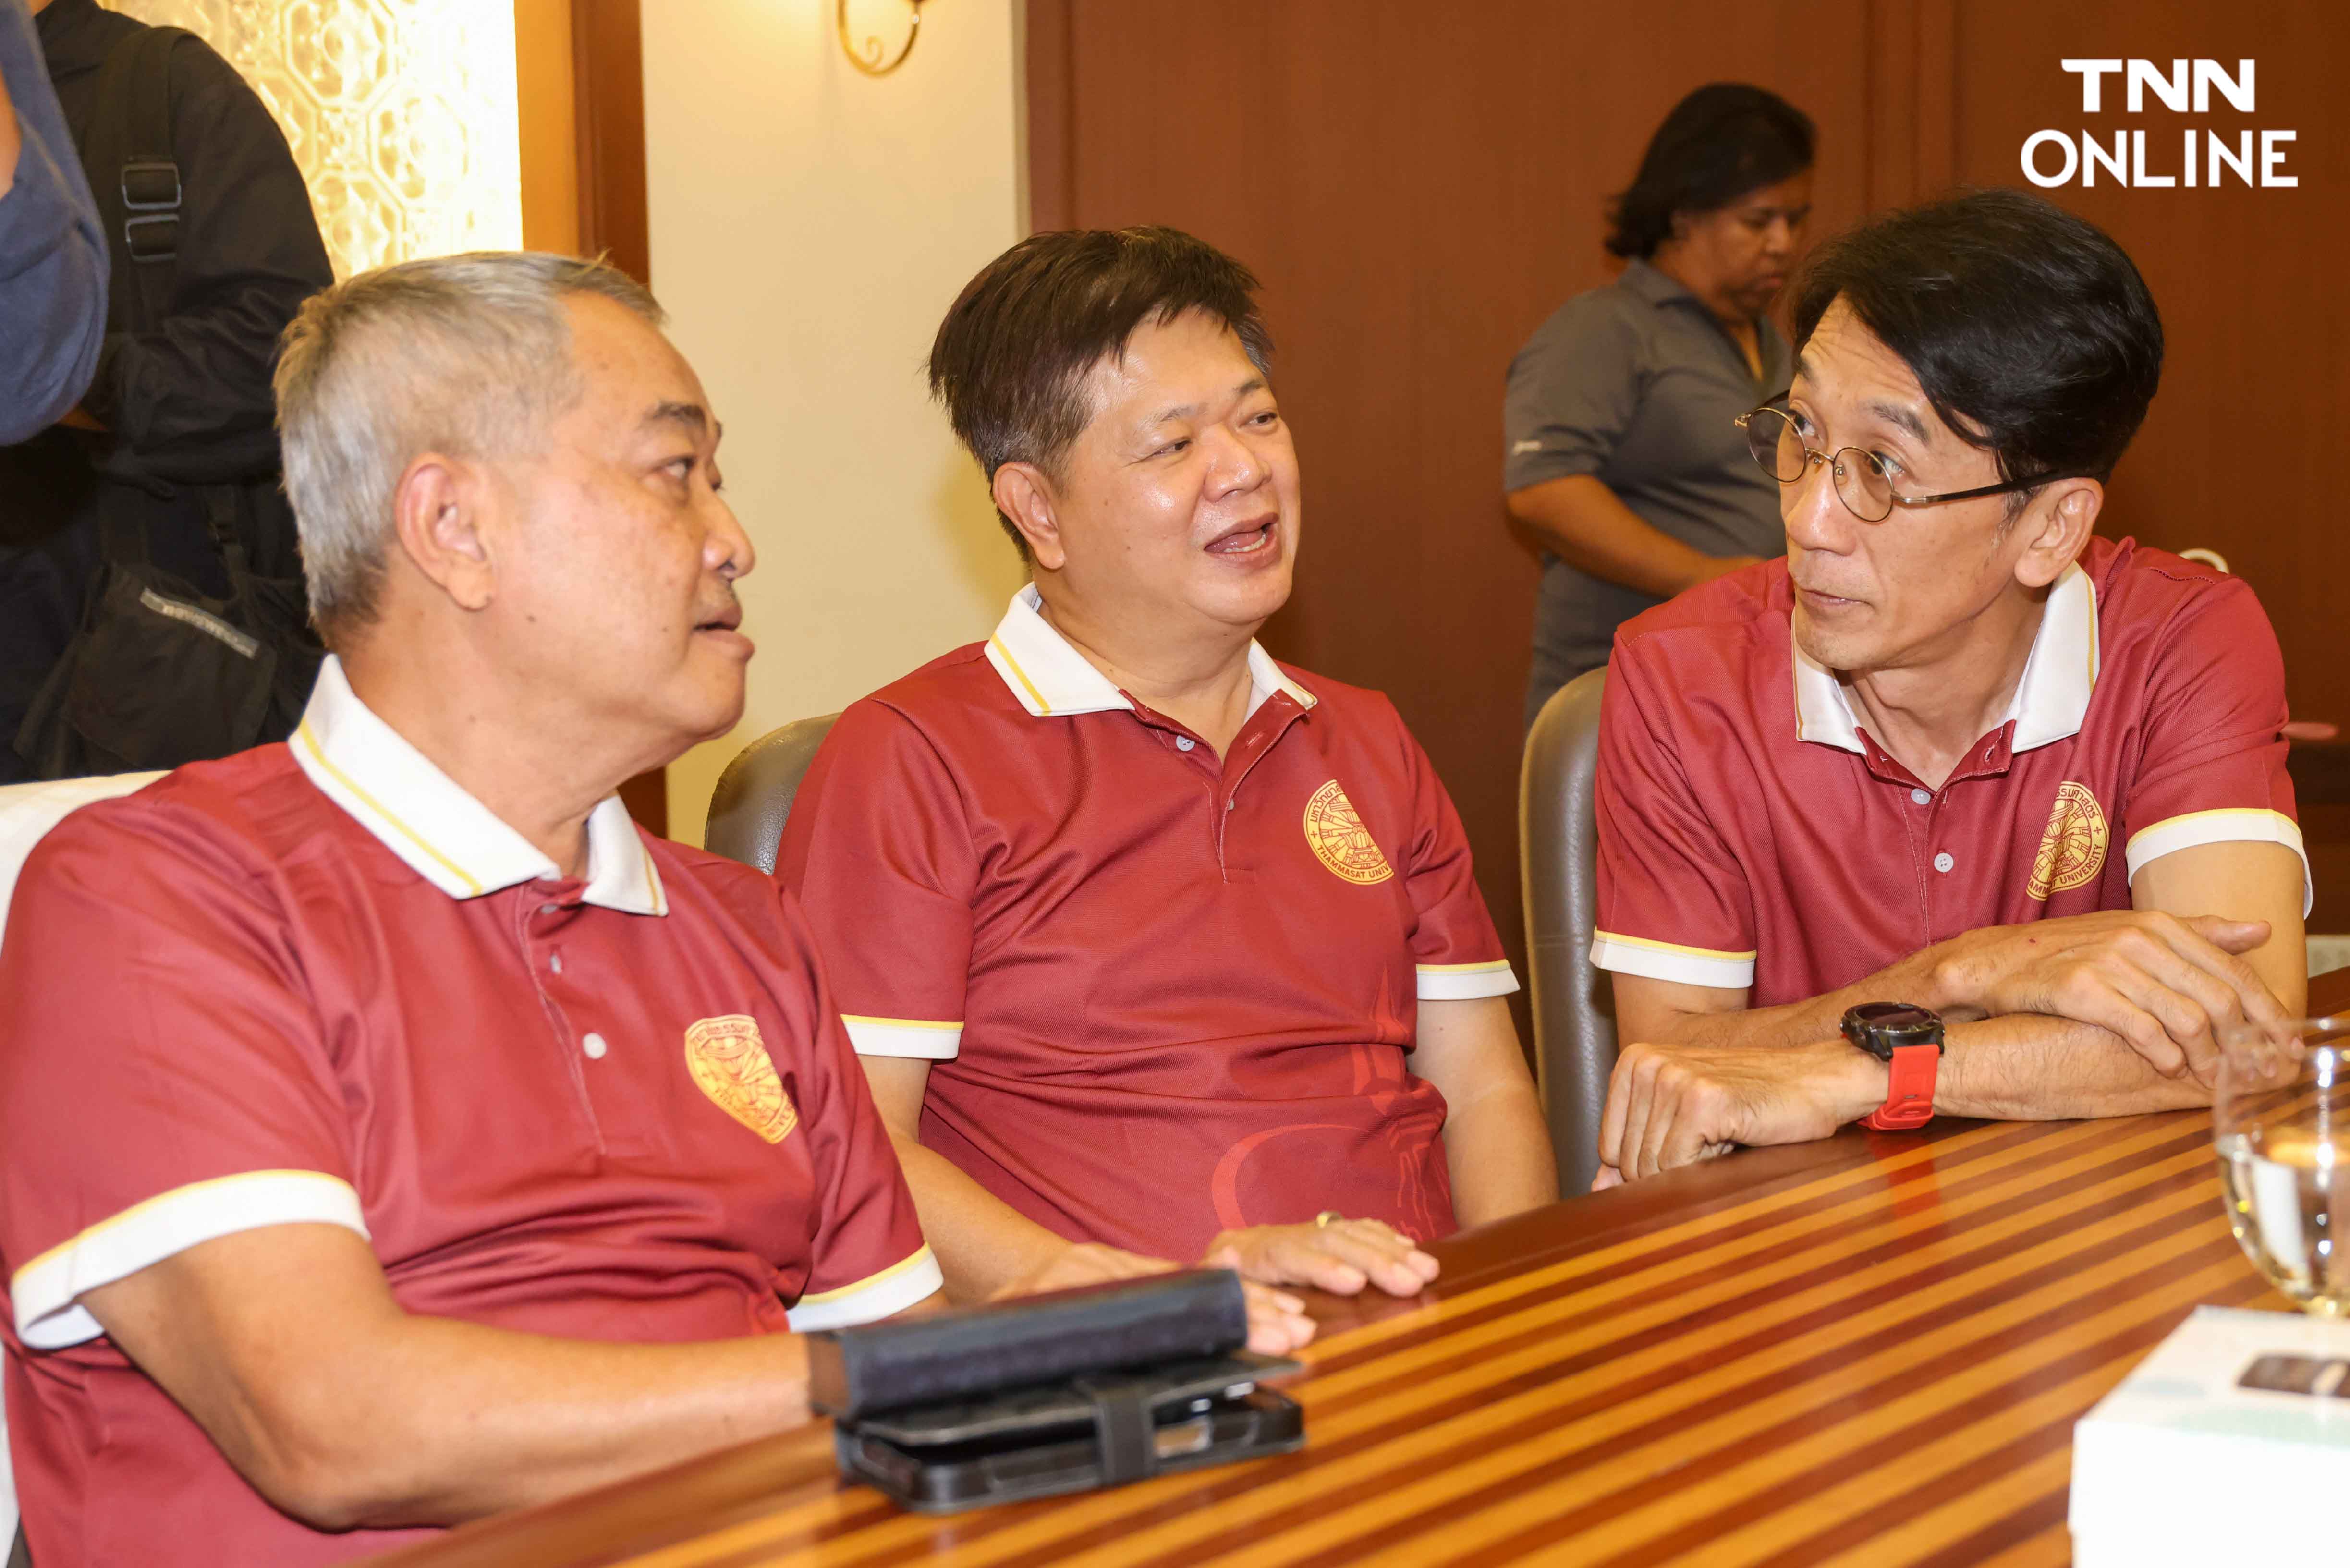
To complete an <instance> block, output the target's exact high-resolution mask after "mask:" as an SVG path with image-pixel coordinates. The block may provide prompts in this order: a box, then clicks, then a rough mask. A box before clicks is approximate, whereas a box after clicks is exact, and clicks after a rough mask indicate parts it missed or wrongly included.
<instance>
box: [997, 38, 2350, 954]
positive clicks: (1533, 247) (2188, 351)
mask: <svg viewBox="0 0 2350 1568" xmlns="http://www.w3.org/2000/svg"><path fill="white" fill-rule="evenodd" d="M1028 28H1029V31H1028V45H1027V48H1028V57H1027V67H1028V68H1027V84H1028V93H1029V104H1028V113H1029V124H1030V127H1031V141H1030V155H1031V159H1032V168H1031V171H1030V179H1031V188H1032V192H1033V193H1034V198H1033V199H1034V203H1035V216H1036V221H1037V223H1038V225H1039V226H1040V227H1041V226H1046V225H1047V224H1048V223H1052V224H1057V223H1070V224H1076V225H1083V226H1107V225H1116V224H1123V223H1174V224H1177V225H1179V226H1180V227H1183V228H1186V229H1189V230H1191V231H1192V232H1194V233H1196V234H1201V236H1202V237H1204V238H1206V239H1208V240H1210V241H1211V242H1213V243H1214V244H1218V245H1221V246H1222V247H1224V248H1225V249H1227V250H1229V251H1231V252H1232V253H1233V254H1236V255H1238V256H1240V257H1241V258H1242V259H1243V260H1244V261H1246V262H1247V263H1248V264H1249V265H1250V266H1252V267H1253V268H1254V269H1255V270H1256V272H1257V273H1258V275H1260V276H1261V277H1262V278H1263V281H1264V285H1265V286H1264V293H1263V302H1264V306H1265V308H1266V312H1267V315H1268V317H1269V319H1270V321H1271V325H1272V327H1273V331H1274V337H1275V340H1276V343H1277V346H1278V352H1277V358H1276V361H1275V375H1276V378H1277V385H1278V387H1279V389H1280V392H1281V396H1282V400H1283V403H1284V410H1285V411H1286V412H1287V414H1288V415H1289V418H1290V420H1291V422H1292V425H1293V427H1294V429H1295V431H1296V435H1297V442H1298V446H1299V450H1300V452H1301V454H1302V459H1303V462H1304V471H1305V495H1306V503H1307V504H1306V523H1307V526H1306V528H1305V541H1304V549H1303V554H1302V556H1301V559H1300V569H1299V576H1298V584H1297V590H1296V593H1295V597H1294V599H1293V601H1292V603H1291V605H1290V607H1289V608H1288V609H1286V610H1285V611H1284V612H1283V614H1282V615H1281V616H1279V617H1277V618H1275V619H1274V622H1273V623H1272V624H1271V626H1270V627H1269V628H1267V631H1266V634H1265V640H1266V643H1267V645H1268V646H1269V647H1270V648H1272V649H1273V650H1274V652H1276V653H1278V654H1279V655H1281V656H1282V657H1284V658H1286V659H1294V660H1295V661H1296V662H1298V663H1300V664H1303V665H1305V667H1307V668H1308V669H1311V670H1318V671H1320V672H1322V673H1325V674H1327V675H1330V676H1333V677H1336V678H1337V679H1340V680H1347V681H1351V682H1355V683H1358V684H1361V685H1366V686H1372V687H1377V688H1380V689H1382V690H1384V691H1387V692H1388V693H1389V695H1391V696H1392V697H1393V698H1394V699H1395V701H1396V703H1397V706H1398V707H1399V709H1400V710H1401V711H1402V712H1403V714H1404V716H1405V718H1406V719H1407V720H1408V721H1409V723H1410V724H1411V726H1412V728H1413V730H1414V732H1416V733H1417V734H1418V735H1419V738H1420V740H1421V742H1422V743H1423V744H1424V745H1425V746H1426V747H1427V749H1428V751H1429V753H1430V755H1431V756H1432V757H1433V759H1434V760H1435V762H1436V764H1437V766H1438V768H1439V770H1440V773H1441V774H1442V775H1443V777H1444V779H1445V782H1446V784H1448V786H1449V787H1450V788H1451V792H1452V794H1453V796H1454V798H1455V800H1456V801H1457V802H1458V804H1459V805H1460V808H1461V815H1462V818H1463V820H1464V821H1465V823H1466V824H1467V826H1468V828H1469V834H1470V838H1471V843H1472V845H1473V846H1474V848H1475V851H1476V855H1477V860H1478V869H1479V880H1480V882H1481V883H1482V886H1483V888H1484V889H1485V893H1486V897H1487V898H1488V900H1489V902H1490V903H1491V904H1492V909H1493V912H1494V918H1495V920H1496V922H1497V923H1498V924H1499V925H1500V927H1501V929H1502V930H1503V936H1504V940H1506V941H1507V942H1508V944H1509V945H1510V948H1511V950H1512V955H1513V958H1516V959H1521V960H1522V959H1523V952H1522V950H1521V944H1522V942H1523V931H1522V922H1521V921H1520V919H1519V915H1518V910H1519V900H1518V888H1517V868H1516V867H1517V853H1516V808H1515V800H1516V788H1517V763H1518V752H1519V740H1520V732H1519V717H1518V714H1519V701H1520V696H1521V692H1522V690H1523V680H1524V677H1525V671H1526V668H1527V662H1528V655H1527V638H1528V635H1529V628H1530V622H1531V615H1532V603H1533V593H1534V581H1535V577H1536V572H1537V568H1536V566H1535V563H1534V558H1533V556H1532V554H1531V553H1530V551H1529V550H1528V549H1527V548H1526V547H1525V545H1523V543H1521V542H1520V541H1519V540H1517V539H1515V538H1513V536H1512V535H1511V534H1510V533H1509V531H1508V529H1507V528H1506V526H1505V524H1504V522H1503V514H1502V509H1501V504H1500V495H1499V488H1500V466H1501V455H1502V454H1501V433H1500V429H1501V427H1500V400H1501V390H1502V380H1503V373H1504V371H1505V370H1506V368H1507V366H1508V363H1509V360H1510V358H1511V356H1512V354H1513V353H1514V352H1515V350H1516V349H1517V348H1518V346H1519V345H1520V344H1521V343H1522V342H1523V340H1524V338H1525V337H1526V335H1527V334H1528V333H1529V332H1530V331H1531V330H1532V329H1533V328H1534V326H1535V325H1536V324H1538V323H1539V322H1540V321H1541V320H1542V319H1543V317H1544V316H1546V315H1547V314H1548V313H1549V312H1550V311H1551V310H1553V309H1555V307H1556V306H1557V305H1558V304H1559V303H1560V302H1561V301H1563V300H1564V299H1565V298H1566V297H1568V296H1570V295H1573V294H1575V293H1576V292H1579V291H1580V290H1583V289H1586V288H1589V287H1592V286H1596V285H1597V284H1599V283H1601V282H1604V281H1605V280H1606V279H1607V277H1608V276H1609V275H1610V272H1611V269H1610V267H1609V266H1608V265H1607V257H1606V256H1605V254H1604V253H1603V252H1602V251H1601V249H1600V244H1599V241H1600V237H1601V234H1602V232H1603V224H1602V212H1603V209H1604V205H1605V202H1606V199H1607V195H1608V194H1609V193H1610V192H1614V191H1616V190H1618V189H1620V188H1621V187H1622V186H1623V185H1624V184H1625V183H1627V182H1628V181H1629V179H1630V176H1631V173H1632V170H1633V166H1634V164H1635V162H1636V161H1637V160H1638V156H1639V152H1640V150H1641V148H1642V147H1643V146H1644V145H1645V143H1646V141H1647V139H1648V135H1649V133H1650V131H1651V130H1653V129H1654V127H1655V125H1656V123H1657V121H1658V120H1659V119H1660V118H1661V117H1662V115H1663V114H1664V112H1665V110H1666V109H1668V108H1669V107H1670V105H1671V104H1672V103H1673V102H1674V101H1675V100H1676V99H1678V98H1679V97H1680V95H1681V94H1683V93H1684V92H1686V91H1688V90H1689V89H1690V88H1693V87H1696V86H1698V85H1699V84H1700V83H1702V82H1706V81H1711V80H1721V79H1743V80H1750V81H1755V82H1759V83H1761V84H1763V85H1764V86H1766V87H1770V88H1774V89H1776V90H1778V91H1780V92H1782V93H1783V94H1785V95H1786V96H1787V97H1788V98H1789V99H1792V100H1793V101H1794V102H1795V103H1796V104H1798V105H1800V106H1801V107H1802V108H1803V109H1805V110H1806V111H1807V112H1808V113H1810V114H1811V115H1812V117H1813V118H1814V119H1815V120H1816V121H1817V122H1818V124H1819V126H1820V129H1821V138H1822V140H1821V157H1820V165H1819V170H1818V177H1817V206H1816V211H1815V216H1814V226H1813V238H1814V239H1815V240H1816V239H1817V238H1819V237H1820V236H1823V235H1825V234H1833V233H1834V232H1835V231H1836V230H1838V229H1840V228H1842V227H1844V226H1845V225H1846V224H1848V223H1851V222H1852V221H1854V220H1855V219H1856V218H1858V217H1860V216H1861V215H1863V214H1864V213H1867V212H1870V211H1873V210H1877V209H1878V208H1882V207H1885V206H1887V205H1894V204H1899V203H1903V202H1910V201H1915V200H1918V199H1919V198H1921V197H1923V196H1927V195H1930V194H1933V193H1936V192H1939V191H1941V190H1943V189H1945V188H1947V187H1948V186H1950V185H1951V184H1952V183H1953V182H1960V183H1975V184H2009V185H2014V184H2021V183H2022V176H2021V174H2020V172H2019V169H2018V152H2019V150H2020V148H2021V146H2022V140H2023V139H2024V138H2025V137H2026V136H2027V135H2029V134H2030V133H2031V132H2032V131H2033V130H2038V129H2041V128H2042V127H2043V126H2052V125H2053V126H2056V127H2060V128H2064V129H2068V130H2077V129H2078V128H2079V127H2078V124H2077V122H2078V121H2080V120H2081V119H2082V116H2081V114H2080V109H2079V83H2078V78H2076V77H2074V76H2069V75H2066V74H2064V73H2063V72H2062V71H2061V70H2060V69H2059V68H2058V66H2057V61H2058V60H2059V59H2061V58H2064V57H2074V56H2081V55H2095V56H2114V55H2120V56H2129V55H2137V56H2142V57H2149V58H2164V59H2167V58H2169V57H2173V56H2186V57H2195V56H2206V57H2216V58H2224V59H2228V60H2230V61H2232V60H2233V59H2235V58H2237V57H2241V56H2245V55H2251V56H2254V57H2258V59H2259V60H2260V62H2261V63H2260V67H2259V69H2260V73H2261V75H2260V107H2259V109H2258V110H2257V112H2256V113H2255V114H2254V115H2252V116H2251V117H2250V119H2251V122H2256V123H2257V124H2260V125H2266V126H2282V127H2288V128H2293V129H2295V130H2297V131H2298V132H2299V141H2298V142H2297V144H2296V149H2295V151H2294V154H2293V163H2294V166H2295V168H2296V169H2297V171H2298V172H2299V173H2300V175H2301V176H2302V181H2303V183H2302V186H2301V187H2300V189H2299V190H2298V191H2297V192H2278V191H2269V192H2208V191H2196V192H2183V191H2127V192H2116V191H2112V190H2110V189H2099V190H2095V191H2082V190H2078V189H2071V190H2064V191H2057V192H2050V194H2051V195H2052V196H2054V197H2055V198H2056V199H2057V200H2060V201H2062V202H2065V203H2067V204H2068V205H2071V206H2074V207H2075V208H2076V209H2077V210H2079V211H2082V212H2084V213H2087V214H2088V215H2089V216H2091V217H2093V218H2094V219H2095V220H2096V221H2098V222H2099V223H2104V224H2105V225H2106V226H2107V227H2108V228H2109V229H2110V230H2112V232H2113V233H2114V234H2116V237H2117V238H2119V239H2120V240H2121V242H2122V243H2123V244H2124V245H2125V246H2126V247H2127V248H2128V249H2129V250H2130V252H2131V254H2133V255H2134V256H2135V257H2136V258H2137V261H2138V263H2139V265H2141V267H2142V268H2144V269H2145V271H2146V273H2147V277H2148V280H2149V282H2150V283H2151V284H2152V286H2153V287H2154V290H2155V293H2156V296H2157V297H2158V301H2159V303H2160V305H2161V306H2162V309H2163V312H2164V316H2165V320H2166V322H2167V324H2168V329H2169V334H2170V344H2171V349H2170V358H2169V363H2168V370H2167V373H2166V378H2165V387H2164V391H2163V394H2162V396H2161V398H2160V399H2159V400H2158V402H2157V404H2156V406H2155V410H2154V414H2153V416H2152V417H2151V418H2150V419H2149V421H2148V424H2147V430H2146V432H2145V434H2144V435H2142V436H2141V438H2140V439H2139V441H2138V443H2137V446H2136V447H2135V448H2134V449H2133V451H2132V452H2131V454H2130V456H2129V458H2128V459H2127V460H2126V462H2125V464H2124V467H2123V469H2122V472H2120V473H2118V474H2117V475H2116V482H2115V485H2114V493H2113V497H2112V501H2111V504H2110V506H2109V511H2108V517H2109V519H2110V523H2109V525H2108V531H2109V532H2115V533H2123V532H2126V533H2134V534H2136V535H2138V536H2139V537H2141V538H2144V539H2147V540H2148V541H2150V542H2152V543H2156V544H2158V545H2164V546H2166V547H2172V548H2177V547H2183V546H2186V545H2195V544H2202V545H2212V546H2214V547H2216V548H2219V549H2220V550H2221V551H2222V552H2223V553H2225V554H2226V555H2227V556H2229V557H2230V561H2231V562H2232V563H2234V564H2235V565H2236V566H2237V567H2238V569H2239V571H2240V572H2241V574H2242V575H2243V576H2246V577H2247V578H2249V579H2250V580H2251V582H2252V583H2253V584H2254V586H2255V587H2257V588H2258V589H2259V590H2260V592H2261V593H2262V597H2263V598H2264V600H2265V601H2266V602H2267V604H2268V605H2269V607H2270V612H2271V614H2272V617H2273V618H2275V620H2276V621H2277V623H2278V629H2279V632H2280V636H2281V637H2282V640H2283V643H2284V648H2285V654H2286V659H2287V665H2288V669H2289V671H2290V679H2291V681H2292V691H2293V705H2294V709H2295V711H2296V712H2297V713H2300V714H2303V715H2306V716H2310V717H2320V718H2334V719H2338V720H2344V721H2350V660H2343V659H2339V658H2337V657H2334V656H2333V655H2332V654H2331V652H2330V649H2328V647H2327V640H2328V638H2329V635H2330V633H2331V630H2332V628H2333V625H2334V620H2335V619H2336V617H2335V615H2334V612H2333V610H2332V607H2331V606H2330V605H2329V603H2328V599H2329V597H2331V596H2332V595H2333V594H2334V593H2335V592H2338V590H2336V589H2334V587H2332V585H2334V584H2336V583H2340V582H2342V581H2345V578H2350V572H2345V567H2350V560H2345V556H2350V543H2345V541H2344V540H2343V539H2342V538H2341V537H2340V536H2339V533H2338V531H2337V530H2336V529H2335V527H2334V521H2333V517H2334V509H2335V506H2336V505H2337V503H2336V502H2335V500H2334V496H2335V495H2336V494H2337V493H2339V490H2340V485H2339V483H2338V479H2337V478H2336V475H2335V473H2334V470H2335V468H2336V467H2337V466H2338V464H2337V463H2336V462H2335V457H2334V454H2335V453H2336V452H2338V451H2339V450H2340V448H2341V447H2342V445H2343V440H2342V435H2341V432H2343V431H2345V430H2350V352H2345V348H2350V345H2345V343H2344V341H2343V337H2344V327H2343V326H2342V321H2343V315H2342V313H2341V311H2340V310H2339V309H2338V307H2337V306H2335V305H2334V303H2333V301H2332V296H2334V294H2336V293H2338V286H2337V285H2336V284H2335V283H2334V280H2333V275H2334V271H2335V270H2336V265H2335V258H2338V257H2339V256H2340V255H2342V254H2345V239H2350V234H2345V232H2344V231H2345V223H2350V210H2345V205H2344V202H2343V200H2342V197H2341V193H2340V192H2341V191H2342V182H2341V179H2340V174H2341V161H2342V158H2343V153H2342V151H2341V147H2342V140H2341V138H2340V137H2339V135H2338V134H2337V133H2336V122H2337V121H2338V120H2339V119H2341V110H2340V109H2338V108H2337V107H2336V102H2337V101H2338V100H2337V99H2334V98H2333V97H2329V95H2328V93H2327V91H2326V88H2325V85H2324V84H2326V83H2327V82H2329V81H2332V80H2335V79H2338V78H2339V77H2340V74H2341V72H2342V70H2343V68H2344V67H2345V64H2350V60H2345V52H2350V51H2345V39H2350V10H2345V8H2342V7H2337V6H2332V5H2314V4H2309V5H2260V6H2244V7H2228V8H2224V9H2219V10H2213V9H2211V8H2209V7H2205V6H2202V5H2196V4H2191V3H2190V0H2089V3H2083V4H2075V5H2064V6H2055V5H2047V4H2045V3H2044V0H1970V3H1969V4H1967V5H1959V4H1958V3H1957V0H1822V3H1818V4H1814V5H1805V6H1803V7H1800V8H1786V7H1742V6H1741V7H1733V6H1727V5H1719V4H1715V3H1711V0H1656V3H1652V4H1644V5H1638V6H1608V7H1603V6H1587V5H1575V6H1565V5H1555V4H1550V3H1546V0H1497V3H1494V4H1489V5H1476V6H1430V5H1422V4H1414V3H1409V0H1288V3H1286V4H1284V5H1278V6H1266V5H1262V4H1255V3H1251V0H1198V3H1195V4H1194V5H1190V6H1188V7H1186V9H1185V19H1184V26H1181V27H1180V28H1176V27H1169V26H1166V25H1165V18H1164V17H1163V16H1160V15H1159V14H1158V13H1156V12H1154V11H1152V10H1151V9H1150V8H1148V7H1136V6H1125V5H1099V4H1085V3H1083V0H1029V20H1028ZM2100 119H2101V120H2102V121H2103V123H2104V124H2105V126H2106V130H2108V132H2110V130H2111V129H2113V128H2114V127H2115V126H2116V125H2117V124H2118V125H2130V124H2148V125H2154V124H2160V125H2161V126H2162V127H2164V128H2165V129H2164V130H2163V131H2162V132H2161V134H2163V135H2165V136H2167V137H2168V139H2170V140H2171V142H2172V144H2173V146H2174V148H2175V140H2176V135H2177V131H2176V130H2175V129H2169V128H2171V127H2175V126H2176V125H2177V124H2178V121H2177V120H2176V119H2175V117H2171V116H2168V115H2161V116H2157V117H2150V118H2142V119H2138V120H2132V119H2128V118H2127V117H2125V116H2120V115H2116V114H2112V113H2108V114H2106V115H2104V116H2102V117H2100ZM2244 119H2245V117H2241V116H2233V117H2227V118H2226V122H2227V123H2230V124H2232V123H2238V122H2242V121H2244ZM2171 156H2172V158H2173V159H2174V160H2175V158H2176V152H2175V151H2173V152H2172V154H2171ZM1064 191H1065V192H1066V198H1064V197H1063V196H1062V195H1061V194H1060V193H1061V192H1064ZM2329 809H2338V810H2339V813H2340V814H2341V815H2344V816H2345V822H2344V823H2343V824H2342V825H2339V827H2340V831H2339V832H2338V833H2335V836H2338V837H2339V838H2340V839H2341V840H2342V842H2341V844H2340V845H2339V846H2338V849H2336V848H2328V847H2326V846H2324V844H2323V843H2320V842H2317V841H2319V840H2322V839H2323V838H2324V837H2325V836H2326V835H2327V834H2328V833H2329V832H2333V831H2334V830H2333V829H2329V828H2328V827H2327V826H2325V825H2324V824H2323V823H2321V822H2319V821H2316V820H2313V822H2312V823H2311V825H2310V826H2311V830H2312V836H2313V841H2314V844H2315V847H2314V851H2313V856H2314V859H2316V860H2317V861H2318V863H2319V869H2320V875H2321V877H2322V878H2324V882H2325V884H2326V885H2325V886H2324V888H2322V889H2321V898H2320V906H2319V909H2318V913H2317V916H2316V917H2315V922H2314V929H2325V926H2326V922H2327V921H2328V920H2329V919H2331V920H2333V922H2334V926H2335V928H2336V929H2350V898H2343V897H2342V895H2343V894H2344V893H2350V882H2345V874H2350V807H2345V808H2329ZM2319 815H2323V814H2322V813H2313V817H2315V816H2319ZM2329 867H2331V869H2329Z"/></svg>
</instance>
